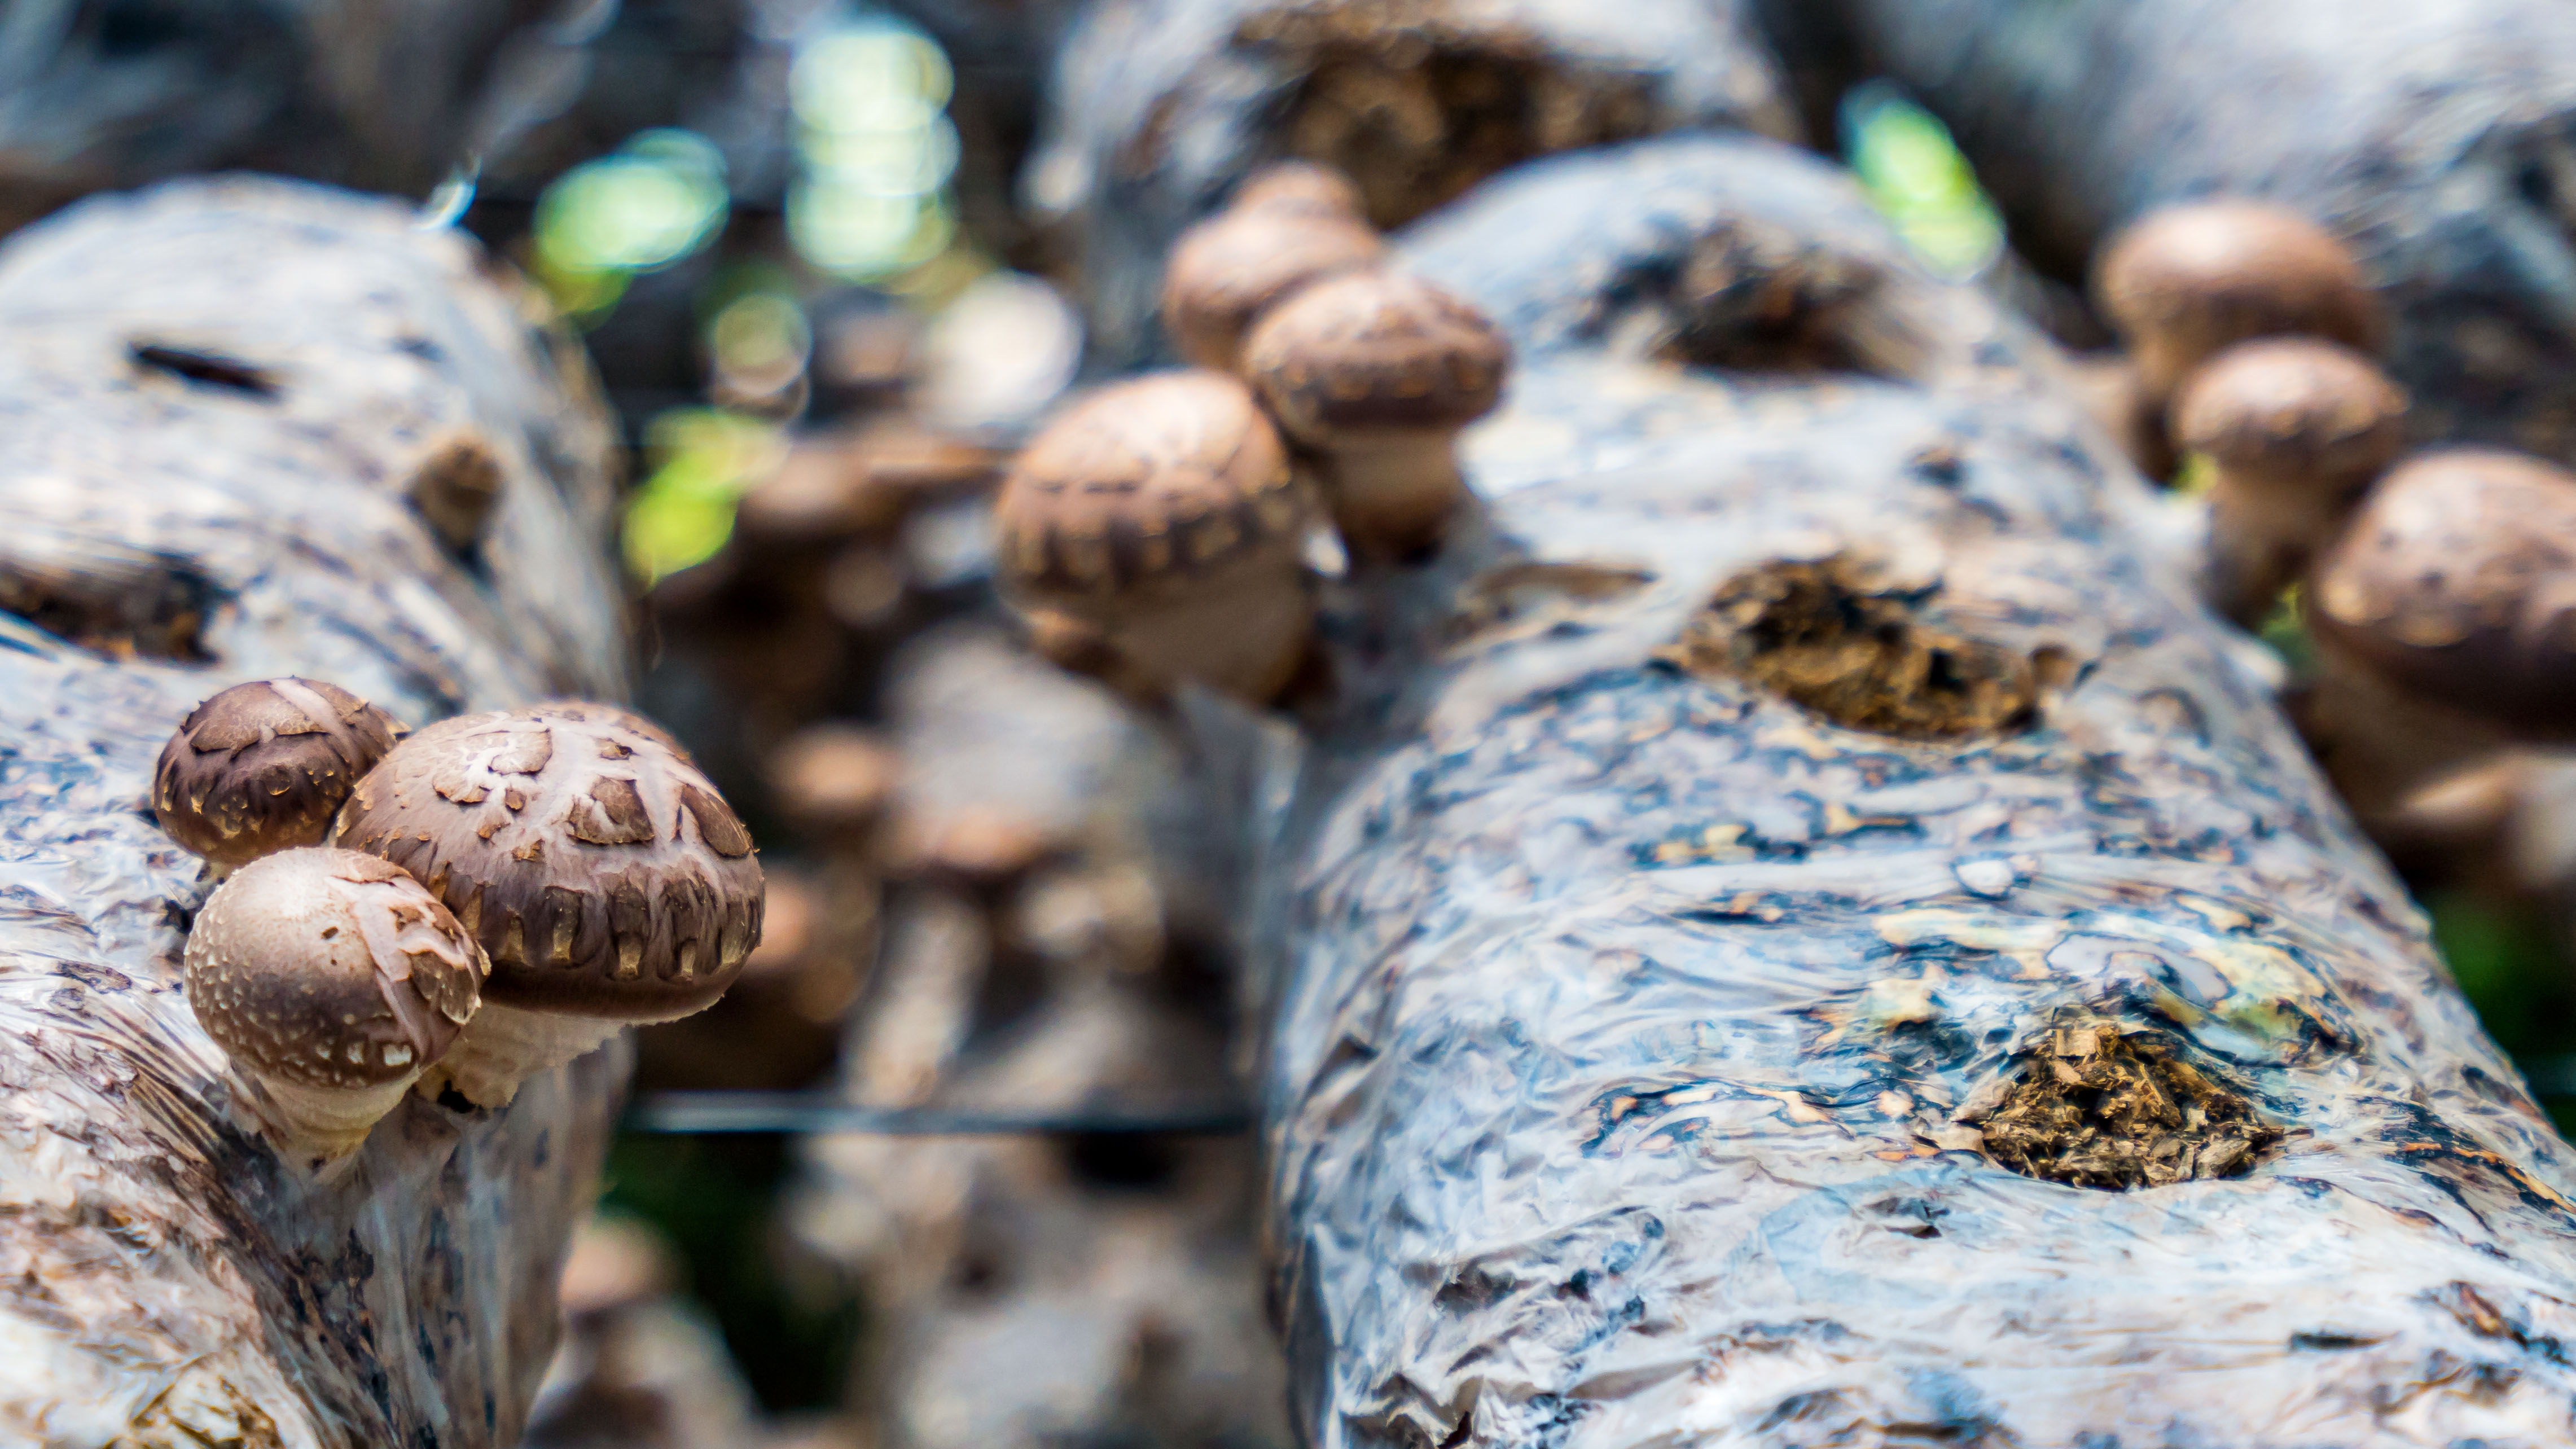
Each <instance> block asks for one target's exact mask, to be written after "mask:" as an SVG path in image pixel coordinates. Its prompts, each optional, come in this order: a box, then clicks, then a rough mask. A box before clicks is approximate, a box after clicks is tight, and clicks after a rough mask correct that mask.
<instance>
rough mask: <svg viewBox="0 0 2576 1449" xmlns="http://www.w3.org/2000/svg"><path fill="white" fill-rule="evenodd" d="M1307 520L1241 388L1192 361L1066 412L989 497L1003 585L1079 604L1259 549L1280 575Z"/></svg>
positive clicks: (1105, 603)
mask: <svg viewBox="0 0 2576 1449" xmlns="http://www.w3.org/2000/svg"><path fill="white" fill-rule="evenodd" d="M1313 518H1314V510H1313V505H1312V503H1311V502H1310V501H1309V500H1308V498H1307V496H1306V494H1305V492H1304V490H1302V489H1301V488H1299V487H1298V485H1297V483H1296V480H1295V479H1294V477H1293V476H1292V475H1291V474H1290V472H1289V468H1288V450H1287V447H1286V446H1285V445H1284V444H1283V443H1281V442H1280V440H1279V433H1278V430H1277V429H1276V428H1274V427H1272V426H1271V423H1270V419H1269V418H1267V417H1266V416H1264V415H1263V414H1262V411H1261V408H1260V406H1259V405H1258V404H1257V403H1255V402H1254V401H1253V397H1252V392H1251V389H1249V388H1247V387H1245V386H1244V385H1243V384H1242V383H1241V382H1238V381H1236V380H1235V379H1233V378H1231V377H1228V376H1226V375H1225V374H1223V373H1218V372H1205V371H1196V370H1193V371H1182V372H1163V373H1153V374H1150V375H1148V376H1145V377H1140V378H1136V379H1134V380H1132V381H1128V382H1123V383H1118V384H1114V385H1112V386H1110V387H1105V388H1103V389H1101V390H1100V391H1099V392H1098V393H1096V394H1094V395H1093V396H1092V397H1090V398H1089V399H1087V400H1085V401H1084V402H1082V403H1081V404H1079V405H1077V406H1076V407H1074V408H1072V409H1071V410H1070V411H1068V412H1066V413H1065V414H1064V415H1063V416H1062V417H1060V418H1058V419H1056V421H1055V422H1054V423H1052V424H1051V425H1049V426H1048V427H1047V429H1046V430H1045V431H1044V432H1042V433H1040V434H1039V435H1038V436H1037V438H1036V439H1035V440H1033V441H1032V442H1031V443H1030V444H1029V446H1028V447H1027V448H1026V449H1025V450H1024V451H1022V453H1021V454H1020V458H1019V461H1018V463H1017V464H1015V465H1014V466H1013V467H1012V469H1011V472H1010V475H1009V477H1007V478H1006V479H1005V480H1004V481H1003V484H1002V491H1001V495H1000V497H999V498H998V499H997V500H996V501H995V504H994V525H995V528H996V530H997V532H998V534H999V541H1000V547H999V551H998V556H999V560H1000V564H1001V572H1002V575H1003V582H1004V585H1005V587H1006V588H1007V589H1009V590H1010V591H1011V592H1012V593H1014V594H1017V595H1019V596H1021V597H1022V598H1023V599H1024V600H1029V601H1033V602H1037V603H1043V604H1050V605H1057V606H1061V607H1066V608H1070V609H1075V610H1077V611H1081V612H1090V613H1103V612H1115V609H1116V606H1117V604H1118V602H1119V601H1120V600H1122V599H1133V598H1137V597H1140V596H1142V597H1153V596H1156V595H1159V594H1162V593H1165V592H1168V591H1171V590H1173V589H1175V588H1184V587H1186V586H1187V585H1188V583H1189V582H1190V581H1191V580H1192V579H1193V578H1198V577H1203V576H1206V575H1210V574H1213V573H1216V572H1217V571H1219V570H1221V569H1225V568H1228V567H1229V566H1231V565H1233V564H1236V563H1238V562H1241V561H1244V560H1247V559H1250V558H1253V557H1255V556H1259V555H1272V556H1275V557H1277V558H1279V559H1280V560H1282V561H1283V567H1284V568H1285V569H1287V570H1288V571H1290V572H1293V571H1294V570H1295V567H1296V559H1297V553H1298V550H1299V548H1300V547H1302V545H1303V543H1304V540H1305V533H1306V530H1307V528H1308V527H1309V526H1310V525H1311V523H1312V522H1313Z"/></svg>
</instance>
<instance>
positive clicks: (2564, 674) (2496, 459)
mask: <svg viewBox="0 0 2576 1449" xmlns="http://www.w3.org/2000/svg"><path fill="white" fill-rule="evenodd" d="M2309 598H2310V601H2311V607H2310V608H2309V610H2308V626H2309V628H2310V630H2311V631H2313V632H2314V633H2315V634H2316V635H2317V638H2318V641H2319V643H2320V644H2322V645H2324V646H2326V647H2327V648H2328V649H2330V650H2332V651H2335V652H2340V653H2345V654H2348V655H2350V656H2353V657H2356V658H2357V659H2358V660H2359V661H2360V662H2361V663H2362V664H2363V665H2364V666H2365V667H2367V668H2369V669H2371V670H2373V671H2375V672H2377V673H2379V674H2380V675H2381V676H2382V677H2383V678H2385V679H2387V680H2388V681H2389V682H2390V683H2392V684H2395V685H2397V686H2398V687H2399V688H2401V689H2404V690H2407V691H2409V692H2410V693H2414V694H2417V695H2419V696H2421V697H2423V698H2425V699H2428V700H2431V701H2433V702H2435V703H2439V704H2447V705H2450V706H2451V707H2453V708H2456V709H2460V710H2463V711H2466V712H2469V713H2472V714H2478V715H2483V716H2486V717H2487V718H2490V719H2492V720H2495V721H2496V722H2497V723H2499V724H2502V725H2504V726H2506V727H2508V728H2511V729H2514V730H2516V731H2519V732H2522V733H2524V734H2526V735H2528V736H2530V737H2533V738H2535V739H2563V738H2567V737H2569V736H2570V735H2571V734H2576V475H2572V474H2569V473H2568V472H2566V471H2565V470H2564V469H2560V468H2556V467H2552V466H2551V465H2549V464H2547V463H2543V462H2541V461H2540V460H2539V459H2537V458H2530V457H2525V456H2523V455H2522V454H2519V453H2508V452H2501V451H2495V450H2489V449H2478V448H2461V449H2452V450H2446V451H2443V452H2439V453H2432V454H2427V455H2426V456H2424V457H2421V458H2417V459H2414V460H2412V461H2410V462H2407V463H2405V464H2403V465H2401V466H2400V467H2399V468H2397V469H2396V471H2394V472H2392V473H2390V474H2389V475H2388V476H2387V477H2385V478H2382V479H2381V480H2380V481H2379V482H2378V484H2377V485H2376V486H2374V487H2373V488H2372V489H2371V491H2370V495H2369V497H2368V499H2367V500H2365V501H2364V503H2363V504H2362V508H2361V511H2360V512H2359V513H2358V514H2357V515H2355V516H2354V518H2353V520H2352V523H2351V525H2350V526H2349V527H2348V528H2346V530H2345V531H2344V534H2343V537H2342V538H2341V539H2339V540H2338V541H2337V542H2336V543H2335V545H2334V547H2333V548H2332V549H2331V550H2329V551H2328V552H2327V553H2326V555H2325V556H2324V557H2323V558H2322V559H2320V560H2319V561H2318V563H2317V566H2316V571H2315V576H2314V579H2313V581H2312V582H2311V584H2310V586H2309Z"/></svg>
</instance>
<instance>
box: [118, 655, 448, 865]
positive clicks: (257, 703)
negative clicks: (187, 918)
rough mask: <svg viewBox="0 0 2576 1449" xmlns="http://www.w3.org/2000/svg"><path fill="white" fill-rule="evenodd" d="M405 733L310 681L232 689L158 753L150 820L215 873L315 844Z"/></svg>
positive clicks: (376, 712)
mask: <svg viewBox="0 0 2576 1449" xmlns="http://www.w3.org/2000/svg"><path fill="white" fill-rule="evenodd" d="M402 735H403V727H402V726H401V725H400V724H399V723H397V722H395V720H394V719H393V718H392V717H391V716H389V715H387V714H386V713H385V712H384V711H383V710H380V709H378V708H376V707H375V706H374V705H371V704H369V703H367V702H366V701H365V700H363V699H360V698H358V697H357V696H356V695H353V694H351V693H349V692H348V691H347V690H345V689H342V688H341V687H340V686H338V685H336V684H325V683H323V682H322V681H320V680H318V679H292V678H289V679H263V680H257V681H254V682H252V683H249V684H236V685H234V686H233V687H232V688H230V689H227V690H225V691H223V692H222V693H220V694H218V695H216V696H214V697H213V698H212V699H209V700H207V701H205V702H204V703H203V704H200V705H198V706H197V707H196V709H194V710H193V711H191V712H190V713H189V715H188V717H187V718H186V719H185V720H182V721H181V722H180V724H179V731H178V733H176V734H174V735H172V736H171V737H170V743H168V744H167V745H164V746H162V747H161V760H160V763H159V764H157V765H156V766H154V767H153V771H152V814H153V816H154V818H156V819H158V820H159V821H160V822H161V828H162V829H163V830H165V831H167V832H169V835H170V838H171V839H173V840H175V841H177V842H179V844H181V845H183V846H185V847H187V849H188V850H190V851H191V852H193V853H195V854H197V855H201V856H203V857H205V858H206V859H207V860H210V861H212V862H214V863H215V864H216V865H218V866H223V867H231V866H238V865H243V864H245V863H247V862H250V861H253V860H257V859H258V858H260V857H261V856H263V855H268V854H270V853H272V852H274V851H280V850H286V849H289V848H291V847H294V846H299V845H319V844H321V843H322V841H323V839H324V837H326V836H328V835H329V834H330V833H331V817H332V816H334V815H336V814H338V813H339V810H340V805H341V802H343V801H345V800H347V799H348V798H349V791H350V790H351V789H352V788H354V787H355V786H356V785H357V783H358V779H359V777H360V776H362V775H364V774H366V773H367V772H368V771H369V770H372V769H374V768H375V767H376V762H377V761H378V760H381V759H383V758H384V757H385V752H386V751H388V750H390V749H392V748H393V746H394V741H396V740H398V739H400V738H401V737H402Z"/></svg>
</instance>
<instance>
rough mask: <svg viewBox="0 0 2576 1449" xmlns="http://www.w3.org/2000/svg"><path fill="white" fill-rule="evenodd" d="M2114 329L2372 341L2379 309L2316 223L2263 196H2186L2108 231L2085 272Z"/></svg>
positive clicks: (2211, 338)
mask: <svg viewBox="0 0 2576 1449" xmlns="http://www.w3.org/2000/svg"><path fill="white" fill-rule="evenodd" d="M2095 285H2096V290H2097V292H2098V293H2099V295H2100V298H2101V302H2102V307H2103V310H2104V311H2105V312H2107V313H2109V314H2110V316H2111V317H2112V319H2113V320H2114V321H2115V322H2116V323H2117V324H2118V325H2119V328H2120V330H2121V332H2122V333H2123V334H2124V335H2128V336H2132V337H2135V336H2137V335H2139V334H2142V333H2145V332H2150V331H2154V330H2158V329H2165V330H2184V331H2189V332H2191V333H2193V334H2195V335H2196V336H2198V337H2200V338H2202V339H2203V340H2204V341H2205V342H2206V345H2207V346H2208V347H2210V348H2215V347H2218V346H2223V345H2225V344H2226V343H2227V342H2230V341H2236V340H2241V339H2244V338H2248V337H2261V336H2267V335H2271V334H2275V333H2306V334H2311V335H2314V336H2319V337H2325V338H2329V339H2332V340H2333V341H2336V342H2340V343H2343V344H2344V345H2345V346H2348V347H2357V348H2360V349H2362V350H2363V351H2373V350H2376V349H2377V347H2378V345H2379V338H2380V331H2381V325H2382V324H2381V317H2380V311H2379V303H2378V299H2377V298H2375V297H2374V296H2372V295H2371V292H2370V288H2369V283H2368V282H2367V280H2366V279H2364V277H2363V276H2362V272H2361V265H2360V263H2358V262H2357V261H2355V260H2354V259H2353V256H2352V253H2351V252H2349V251H2347V250H2345V249H2344V246H2343V244H2342V243H2341V242H2339V241H2337V240H2335V239H2334V237H2333V236H2331V235H2329V234H2328V233H2327V232H2326V230H2325V229H2324V228H2323V227H2320V226H2318V225H2317V224H2316V223H2315V222H2312V221H2310V220H2308V219H2307V218H2306V217H2304V216H2301V215H2299V214H2298V213H2297V212H2294V211H2291V210H2288V209H2287V208H2284V207H2279V206H2274V205H2271V204H2269V203H2266V202H2259V201H2244V200H2222V201H2207V202H2195V203H2192V204H2189V205H2182V206H2173V207H2167V208H2165V209H2164V210H2161V211H2156V212H2152V213H2149V214H2148V215H2147V216H2146V217H2145V218H2143V219H2142V220H2140V221H2139V222H2138V223H2137V224H2136V225H2134V226H2132V227H2130V228H2129V229H2128V230H2127V231H2125V232H2123V233H2121V234H2120V235H2119V236H2118V237H2117V238H2115V239H2114V240H2113V241H2112V243H2111V245H2110V247H2109V249H2108V250H2106V251H2105V252H2104V253H2103V254H2102V263H2101V267H2100V269H2099V271H2098V273H2097V274H2096V277H2095Z"/></svg>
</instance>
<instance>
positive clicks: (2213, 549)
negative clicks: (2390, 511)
mask: <svg viewBox="0 0 2576 1449" xmlns="http://www.w3.org/2000/svg"><path fill="white" fill-rule="evenodd" d="M2352 505H2353V498H2352V491H2351V490H2350V489H2344V490H2340V491H2337V490H2330V489H2329V490H2321V489H2319V488H2318V487H2317V486H2316V485H2315V482H2314V480H2311V479H2275V478H2265V477H2261V476H2259V475H2240V474H2235V473H2230V472H2227V471H2225V470H2223V469H2222V470H2221V471H2220V473H2219V475H2218V478H2217V481H2216V482H2215V483H2214V484H2212V485H2211V488H2210V492H2209V558H2208V563H2207V574H2206V577H2205V579H2204V584H2203V589H2204V593H2205V596H2206V597H2207V598H2208V600H2209V605H2210V607H2211V608H2213V609H2215V610H2217V611H2218V612H2219V613H2220V614H2222V615H2224V616H2225V617H2227V618H2228V619H2230V620H2232V621H2234V622H2236V623H2238V624H2242V625H2247V626H2251V625H2254V624H2259V623H2261V622H2262V620H2263V617H2264V616H2265V615H2267V614H2269V613H2271V612H2272V608H2273V606H2274V605H2275V604H2278V603H2279V602H2280V600H2281V591H2282V590H2283V589H2285V588H2287V587H2289V585H2290V582H2291V581H2292V580H2293V579H2296V578H2297V577H2298V576H2299V575H2300V574H2301V573H2303V572H2305V571H2306V569H2307V566H2308V560H2309V559H2310V558H2311V557H2313V556H2314V555H2315V553H2316V551H2317V550H2318V549H2319V548H2320V547H2322V546H2323V545H2324V544H2325V542H2326V541H2327V540H2328V539H2330V538H2331V537H2333V535H2334V532H2335V530H2336V528H2338V527H2339V526H2340V525H2341V524H2342V522H2343V518H2344V515H2345V514H2347V513H2349V512H2351V511H2352Z"/></svg>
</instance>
